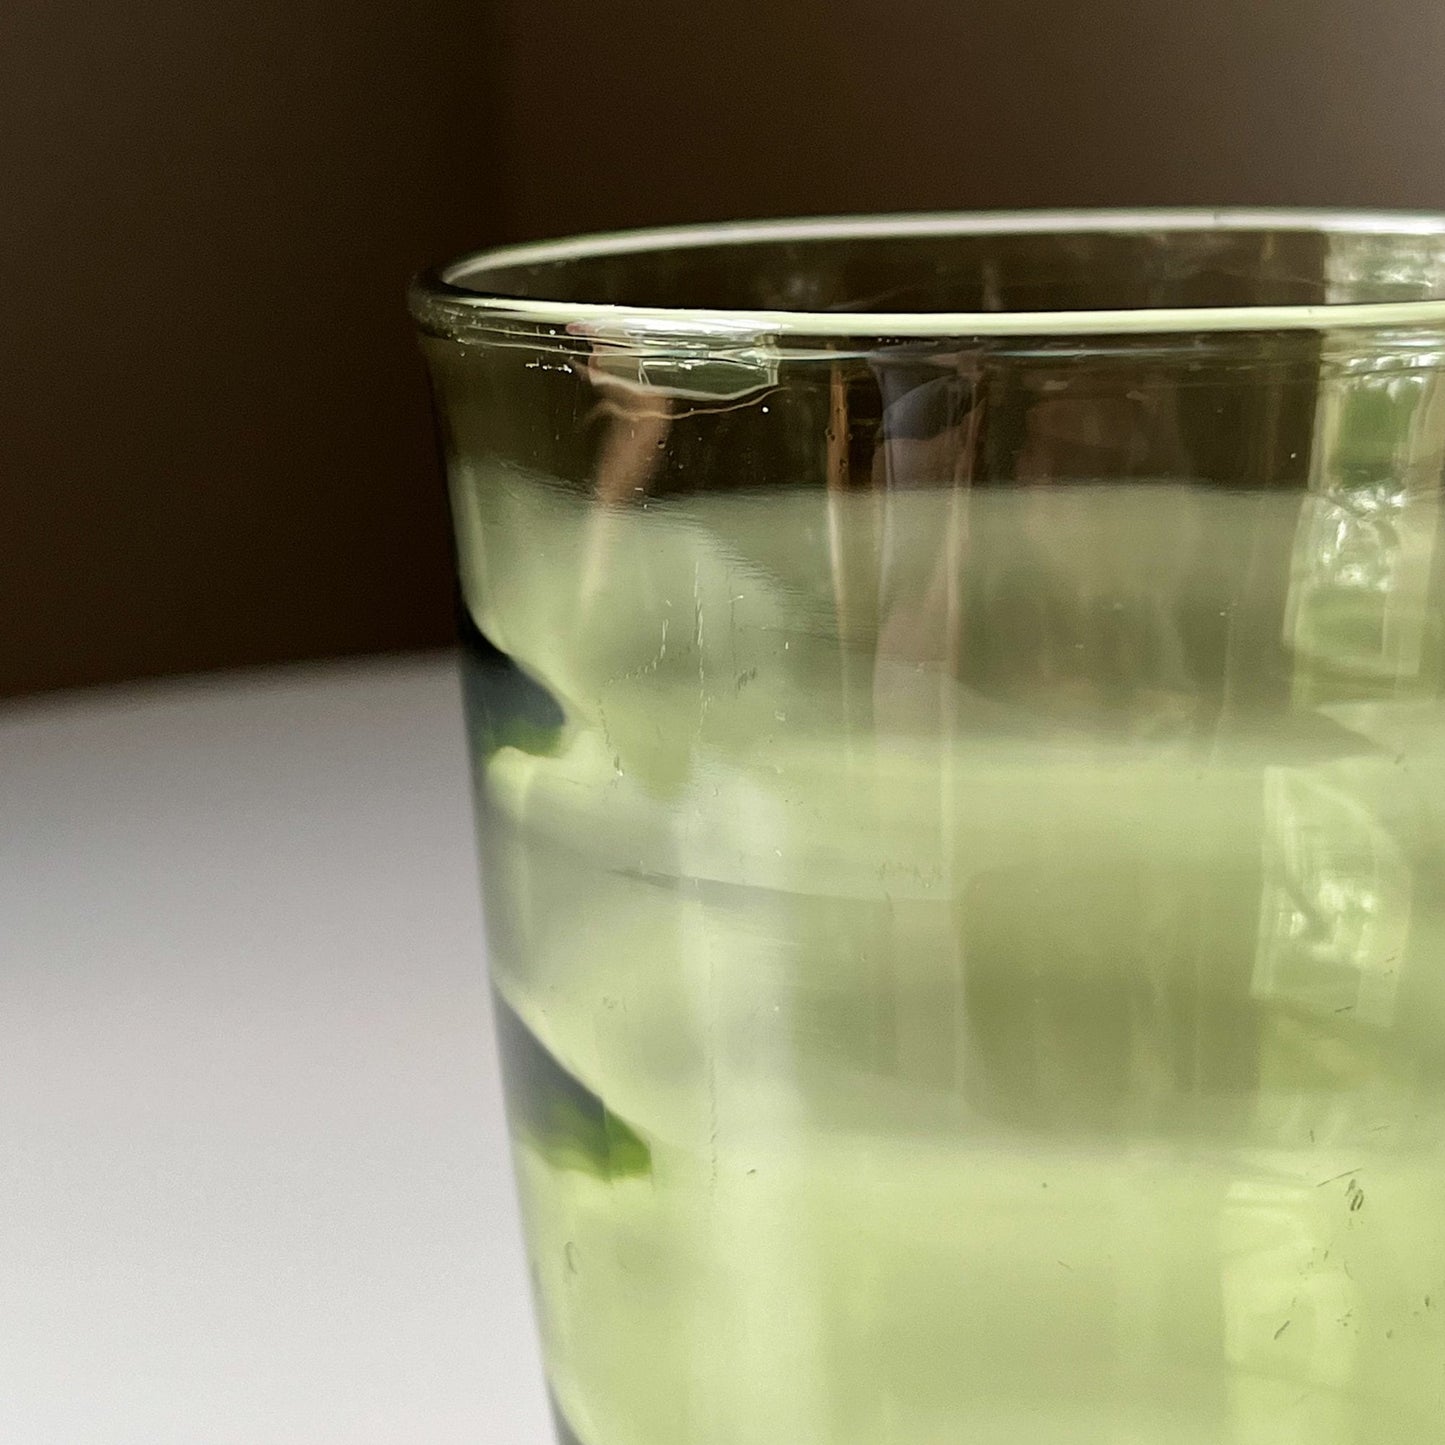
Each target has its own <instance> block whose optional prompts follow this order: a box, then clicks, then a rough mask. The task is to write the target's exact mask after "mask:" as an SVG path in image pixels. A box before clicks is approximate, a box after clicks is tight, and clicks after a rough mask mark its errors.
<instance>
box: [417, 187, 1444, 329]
mask: <svg viewBox="0 0 1445 1445" xmlns="http://www.w3.org/2000/svg"><path fill="white" fill-rule="evenodd" d="M1269 230H1278V231H1286V232H1293V233H1297V234H1310V233H1313V234H1317V235H1326V236H1328V235H1351V236H1366V237H1369V236H1373V237H1378V238H1382V239H1384V238H1388V237H1390V236H1439V237H1445V213H1441V212H1429V211H1376V210H1343V209H1342V210H1316V209H1296V208H1290V207H1284V208H1272V209H1266V208H1258V207H1241V208H1223V209H1217V208H1203V207H1199V208H1158V207H1146V208H1137V209H1079V210H1069V209H1065V210H1022V211H938V212H916V213H898V214H890V215H857V216H818V217H801V218H795V219H779V220H752V221H727V222H716V223H710V222H704V223H698V224H689V225H681V226H650V227H645V228H640V229H632V230H623V231H608V232H598V233H594V234H587V235H577V236H568V237H562V238H559V239H555V240H543V241H527V242H521V243H518V244H513V245H505V246H495V247H485V248H483V249H481V250H478V251H472V252H468V253H466V254H464V255H462V256H460V257H457V258H455V259H454V260H451V261H448V262H444V263H442V264H440V265H436V266H431V267H428V268H426V269H425V270H423V271H421V272H419V273H418V274H417V275H416V277H415V278H414V279H413V281H412V284H411V289H410V305H411V312H412V315H413V317H414V318H415V319H416V321H417V322H418V324H419V325H421V326H422V327H423V328H424V329H426V330H430V331H434V332H437V333H440V334H443V335H446V334H450V333H453V332H457V331H461V332H475V331H477V330H478V329H480V330H482V331H486V330H488V329H490V328H492V327H496V328H498V329H500V330H506V329H508V327H509V326H515V325H518V324H521V325H529V326H533V327H538V328H544V329H552V330H562V331H578V332H585V333H589V334H593V335H597V336H615V337H617V338H618V339H619V340H624V339H630V340H636V341H639V342H645V341H647V340H649V339H656V340H658V341H664V340H666V341H673V342H676V341H679V340H681V339H683V338H686V337H689V336H690V337H693V338H695V339H697V340H699V341H704V340H708V339H712V340H717V341H726V340H728V339H729V338H736V339H738V340H752V339H755V338H758V337H760V336H776V337H779V338H781V337H810V338H814V339H826V338H835V337H836V338H839V339H851V338H858V337H891V338H897V339H900V340H906V339H909V338H914V337H917V338H928V337H959V336H977V337H988V336H1048V335H1055V336H1065V335H1068V336H1081V335H1130V334H1133V335H1145V334H1153V335H1160V334H1171V333H1173V334H1177V333H1181V332H1190V333H1195V334H1198V333H1206V332H1227V331H1298V330H1326V329H1330V330H1332V329H1336V328H1341V327H1347V328H1361V327H1366V328H1368V327H1378V328H1387V327H1414V326H1426V325H1437V326H1445V294H1442V295H1441V296H1439V297H1433V296H1432V297H1426V298H1417V299H1414V300H1409V301H1368V302H1359V301H1343V302H1331V301H1323V302H1309V303H1286V304H1267V303H1251V304H1246V305H1237V304H1231V305H1215V306H1175V307H1114V308H1097V309H1082V310H1061V311H1007V310H1002V311H843V310H839V311H808V310H790V309H789V310H778V309H760V308H754V307H746V306H739V307H726V308H717V307H684V306H652V305H646V306H644V305H630V304H629V305H624V304H617V303H611V302H589V301H562V300H555V299H552V300H549V299H545V298H528V297H519V296H515V295H508V294H506V293H504V292H492V291H488V290H486V289H485V287H480V288H479V287H478V286H477V284H476V282H477V281H478V280H484V279H485V277H486V274H487V273H488V272H493V271H501V270H503V269H505V268H508V267H514V266H519V265H537V264H547V263H566V262H568V261H582V260H590V259H594V258H597V257H604V256H627V255H638V254H645V253H646V252H649V251H664V250H677V249H684V248H695V247H702V246H746V245H748V244H750V243H753V242H766V241H784V242H787V241H847V240H851V239H859V240H864V239H883V240H887V239H908V238H912V237H948V236H959V237H966V236H987V235H994V236H1005V237H1006V236H1010V235H1017V236H1026V235H1030V236H1037V235H1048V234H1056V235H1081V234H1087V233H1096V234H1115V235H1132V234H1139V235H1143V234H1168V233H1170V232H1174V233H1180V234H1188V233H1200V232H1209V231H1218V232H1226V231H1236V232H1237V231H1269Z"/></svg>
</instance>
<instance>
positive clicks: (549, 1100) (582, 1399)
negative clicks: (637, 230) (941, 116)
mask: <svg viewBox="0 0 1445 1445" xmlns="http://www.w3.org/2000/svg"><path fill="white" fill-rule="evenodd" d="M413 308H414V312H415V315H416V317H417V319H418V321H419V323H420V326H421V329H422V332H423V336H424V342H423V344H424V347H425V350H426V354H427V358H428V362H429V366H430V370H431V375H432V378H433V382H434V386H435V392H436V397H437V411H438V416H439V419H440V425H441V430H442V435H443V438H444V445H445V453H446V465H447V472H448V477H449V481H450V488H451V497H452V506H453V516H454V520H455V527H456V536H457V548H458V556H459V564H460V574H461V585H462V598H463V611H464V630H465V633H466V641H467V654H468V660H467V665H466V676H467V695H468V710H469V717H470V726H471V738H472V747H473V765H474V777H475V783H476V795H477V808H478V818H479V832H480V839H481V851H482V862H483V874H484V885H485V895H486V904H487V918H488V933H489V950H490V963H491V969H492V976H493V979H494V981H495V986H496V996H497V1010H498V1016H499V1030H500V1035H501V1040H502V1046H503V1054H504V1059H505V1067H506V1074H507V1085H508V1092H509V1107H510V1111H511V1120H512V1126H513V1134H514V1143H515V1158H516V1167H517V1174H518V1179H519V1187H520V1190H521V1195H522V1200H523V1205H524V1210H525V1215H526V1221H527V1228H528V1242H529V1252H530V1257H531V1263H532V1270H533V1277H534V1281H535V1288H536V1294H537V1303H538V1312H539V1317H540V1321H541V1328H542V1331H543V1336H544V1344H545V1353H546V1359H547V1366H548V1374H549V1382H550V1387H551V1389H552V1392H553V1396H554V1400H555V1403H556V1409H557V1415H558V1420H559V1431H560V1433H561V1436H562V1438H563V1439H564V1440H566V1441H569V1442H574V1441H575V1442H579V1445H954V1442H957V1441H962V1440H969V1441H977V1442H979V1445H1013V1442H1019V1445H1094V1442H1097V1445H1106V1442H1107V1445H1377V1442H1389V1445H1427V1442H1429V1445H1434V1442H1437V1441H1439V1440H1441V1439H1445V707H1442V685H1445V613H1442V585H1445V584H1442V576H1441V570H1442V569H1441V548H1440V538H1441V517H1440V503H1441V480H1442V466H1445V387H1442V376H1445V221H1442V220H1440V219H1434V218H1429V217H1400V216H1337V215H1330V216H1301V215H1295V214H1292V213H1281V214H1263V213H1240V214H1203V213H1193V212H1184V213H1145V214H1131V215H1123V214H1090V215H1078V214H1063V215H1053V216H978V217H957V216H956V217H913V218H892V219H883V220H860V221H845V222H798V223H766V224H759V225H747V226H733V227H716V228H711V229H705V228H699V229H687V230H679V231H674V232H657V233H650V234H638V235H627V236H618V237H603V238H597V239H594V240H583V241H576V242H563V243H547V244H541V245H536V246H529V247H526V246H524V247H517V248H512V249H510V250H505V251H500V252H494V253H490V254H485V255H481V256H478V257H474V258H470V259H468V260H464V261H461V262H459V263H456V264H455V265H453V266H450V267H447V268H444V269H442V270H440V271H437V272H434V273H431V274H429V275H428V276H425V277H423V278H422V279H421V280H420V281H419V282H418V284H417V286H416V288H415V289H414V293H413Z"/></svg>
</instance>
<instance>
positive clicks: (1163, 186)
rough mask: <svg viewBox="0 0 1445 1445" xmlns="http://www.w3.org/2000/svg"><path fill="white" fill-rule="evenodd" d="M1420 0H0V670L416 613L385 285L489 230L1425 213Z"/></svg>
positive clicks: (296, 634) (1426, 138) (109, 675)
mask: <svg viewBox="0 0 1445 1445" xmlns="http://www.w3.org/2000/svg"><path fill="white" fill-rule="evenodd" d="M1442 74H1445V7H1441V6H1440V5H1439V4H1438V3H1437V0H1374V3H1372V4H1370V5H1359V4H1357V3H1355V0H1273V3H1271V4H1270V5H1267V6H1260V5H1259V4H1258V0H1249V3H1246V0H1214V3H1212V4H1210V5H1197V4H1193V3H1187V4H1186V3H1182V0H1179V3H1175V0H1133V3H1126V0H1095V3H1093V4H1089V5H1085V4H1074V3H1071V0H1031V3H1021V0H989V3H987V4H985V3H982V0H888V3H871V4H869V3H862V0H787V3H779V0H728V3H693V4H686V5H684V4H680V3H678V4H672V3H661V0H651V3H643V0H608V3H607V4H605V5H601V4H592V5H588V4H578V3H572V0H530V3H529V0H490V3H478V0H419V3H416V4H413V5H408V6H403V5H401V4H399V3H395V0H390V3H388V0H345V3H342V0H214V3H212V4H210V5H207V6H204V7H200V8H197V7H196V6H194V5H191V4H185V3H182V0H150V3H148V4H146V5H133V6H125V7H121V6H114V5H110V6H107V5H104V4H102V5H100V6H97V5H95V4H93V3H82V0H8V4H7V5H6V6H5V8H4V13H3V15H0V182H3V190H0V195H3V198H4V220H3V223H0V237H3V244H0V296H3V307H4V325H3V327H0V360H3V363H4V386H3V387H0V546H3V552H0V617H3V628H4V631H3V637H0V693H16V692H23V691H28V690H33V689H38V688H51V687H61V686H67V685H72V684H77V683H88V682H100V681H110V680H114V679H119V678H127V677H136V676H145V675H151V674H156V673H164V672H173V671H188V670H194V669H201V668H212V667H221V666H228V665H234V664H242V663H252V662H261V661H269V660H279V659H288V658H300V657H312V656H323V655H333V654H344V653H351V652H359V651H368V650H383V649H391V648H400V647H409V646H414V645H418V644H423V643H428V642H435V641H439V640H444V639H445V638H446V637H448V636H449V635H450V629H451V615H450V583H449V580H448V562H447V550H446V535H445V518H444V511H443V505H442V493H441V489H440V485H439V483H438V481H437V479H436V475H435V462H434V459H433V457H432V455H431V452H430V442H429V423H428V420H427V416H426V404H425V397H424V389H423V384H422V378H421V373H420V366H419V362H418V361H417V359H416V354H415V351H414V348H413V345H412V341H411V337H410V334H409V330H408V323H407V321H406V318H405V314H404V311H403V308H402V301H401V290H402V283H403V281H404V278H405V276H406V275H407V273H408V272H409V271H411V270H412V269H414V268H415V267H416V266H417V265H419V264H420V263H422V262H423V261H425V260H428V259H433V258H435V257H437V256H439V255H444V254H447V253H450V252H454V251H457V250H460V249H463V248H465V247H467V246H470V245H474V244H479V243H483V242H487V241H490V240H495V239H499V238H510V237H523V236H533V235H542V234H547V233H555V232H564V231H570V230H577V229H585V228H593V227H609V226H617V225H629V224H642V223H649V222H658V221H674V220H690V219H706V218H728V217H735V216H761V215H769V214H796V213H805V212H826V211H860V210H882V209H914V208H936V207H953V206H1029V205H1105V204H1108V205H1119V204H1134V203H1156V204H1169V203H1176V204H1187V203H1224V202H1232V203H1281V204H1283V203H1298V204H1335V205H1382V206H1410V207H1445V87H1442V86H1441V85H1440V83H1439V77H1440V76H1441V75H1442Z"/></svg>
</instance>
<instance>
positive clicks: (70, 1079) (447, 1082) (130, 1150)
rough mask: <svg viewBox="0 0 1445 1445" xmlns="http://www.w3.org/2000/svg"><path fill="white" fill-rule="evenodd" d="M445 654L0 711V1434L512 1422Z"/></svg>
mask: <svg viewBox="0 0 1445 1445" xmlns="http://www.w3.org/2000/svg"><path fill="white" fill-rule="evenodd" d="M469 808H470V800H469V796H468V791H467V783H466V758H465V753H464V747H463V737H462V731H461V719H460V712H459V700H458V690H457V683H456V678H455V671H454V663H453V661H452V659H451V658H450V657H445V656H437V655H432V656H429V657H424V658H416V659H406V660H402V661H388V662H373V663H364V664H356V665H347V666H341V665H336V666H328V667H325V668H309V669H295V670H281V671H276V672H271V673H264V674H261V673H250V674H237V675H232V676H229V677H220V678H212V679H206V680H198V681H182V682H175V683H167V684H163V685H159V686H154V687H145V688H133V689H128V690H125V691H102V692H96V693H90V694H75V695H72V696H69V697H63V698H59V699H54V700H43V701H39V702H22V703H18V704H15V703H12V704H8V705H5V706H4V707H3V708H0V1441H3V1442H5V1445H52V1442H54V1445H170V1442H176V1445H182V1442H184V1445H230V1442H236V1445H276V1442H293V1441H294V1442H297V1445H303V1442H304V1445H330V1442H337V1445H343V1442H344V1445H372V1442H378V1445H382V1442H384V1445H410V1442H414V1441H415V1442H426V1445H451V1442H481V1445H542V1442H545V1441H547V1440H548V1439H549V1438H550V1435H549V1431H548V1427H547V1423H546V1409H545V1402H544V1398H543V1393H542V1388H541V1384H540V1378H541V1376H540V1367H539V1365H538V1361H537V1355H536V1345H535V1342H534V1337H533V1328H532V1320H531V1311H530V1304H529V1301H528V1297H527V1286H526V1271H525V1267H524V1264H523V1259H522V1252H521V1246H520V1243H519V1237H518V1231H517V1220H516V1212H515V1208H514V1205H513V1201H512V1193H511V1190H512V1183H511V1177H510V1173H509V1166H508V1163H507V1158H506V1146H505V1138H504V1131H503V1123H502V1115H501V1103H500V1098H499V1091H498V1083H497V1077H496V1066H495V1057H494V1053H493V1049H492V1041H491V1033H490V1025H489V1022H488V1019H487V996H486V989H485V984H484V978H483V956H482V942H481V932H480V916H479V906H478V902H477V890H476V863H475V854H474V850H473V845H472V838H471V817H470V812H469Z"/></svg>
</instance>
